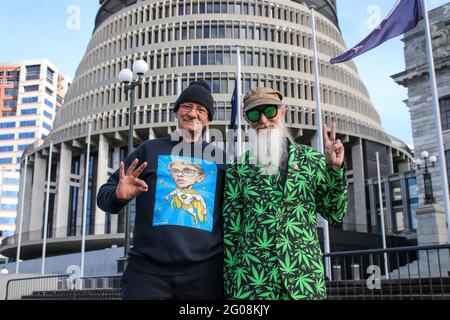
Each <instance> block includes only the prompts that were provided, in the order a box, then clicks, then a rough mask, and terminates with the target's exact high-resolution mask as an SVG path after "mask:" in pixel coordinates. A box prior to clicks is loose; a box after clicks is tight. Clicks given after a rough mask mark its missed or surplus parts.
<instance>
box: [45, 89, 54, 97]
mask: <svg viewBox="0 0 450 320" xmlns="http://www.w3.org/2000/svg"><path fill="white" fill-rule="evenodd" d="M45 92H46V93H47V94H48V95H50V96H53V90H52V89H50V88H49V87H45Z"/></svg>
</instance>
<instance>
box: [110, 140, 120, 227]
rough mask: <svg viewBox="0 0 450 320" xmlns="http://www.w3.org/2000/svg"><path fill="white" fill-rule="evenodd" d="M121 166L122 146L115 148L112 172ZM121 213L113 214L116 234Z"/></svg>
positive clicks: (112, 221) (112, 222) (113, 225)
mask: <svg viewBox="0 0 450 320" xmlns="http://www.w3.org/2000/svg"><path fill="white" fill-rule="evenodd" d="M119 168H120V147H116V148H114V153H113V168H112V173H114V172H116V170H118V169H119ZM118 222H119V215H118V214H112V215H111V234H116V233H117V230H118V225H117V224H118Z"/></svg>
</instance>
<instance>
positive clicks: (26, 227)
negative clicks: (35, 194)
mask: <svg viewBox="0 0 450 320" xmlns="http://www.w3.org/2000/svg"><path fill="white" fill-rule="evenodd" d="M25 170H26V171H23V172H26V176H27V181H26V183H25V190H23V189H22V182H23V179H24V175H23V176H21V177H20V179H21V180H20V191H19V202H18V205H17V222H18V223H19V222H20V220H18V219H19V215H20V208H21V206H22V202H21V200H22V193H23V192H25V196H24V204H23V213H22V218H23V223H22V233H27V232H29V231H30V219H31V199H32V197H31V193H32V190H33V189H32V182H33V170H34V168H33V165H32V164H31V165H30V157H28V167H27V168H26V169H25ZM16 230H17V232H19V226H17V228H16ZM22 240H26V239H24V238H23V237H22Z"/></svg>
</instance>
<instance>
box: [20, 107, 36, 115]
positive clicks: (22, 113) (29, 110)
mask: <svg viewBox="0 0 450 320" xmlns="http://www.w3.org/2000/svg"><path fill="white" fill-rule="evenodd" d="M36 113H37V109H36V108H34V109H22V110H21V111H20V114H21V115H27V114H36Z"/></svg>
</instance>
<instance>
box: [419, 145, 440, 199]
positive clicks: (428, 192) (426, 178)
mask: <svg viewBox="0 0 450 320" xmlns="http://www.w3.org/2000/svg"><path fill="white" fill-rule="evenodd" d="M421 156H422V158H423V161H422V159H416V165H417V168H418V169H419V170H420V166H421V165H422V164H425V167H424V172H423V185H424V191H425V204H433V203H434V202H435V199H434V197H433V185H432V183H431V173H430V172H429V171H428V161H430V163H431V165H432V167H433V168H434V164H435V163H436V161H437V159H436V157H435V156H430V155H429V153H428V152H427V151H423V152H422V153H421Z"/></svg>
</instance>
